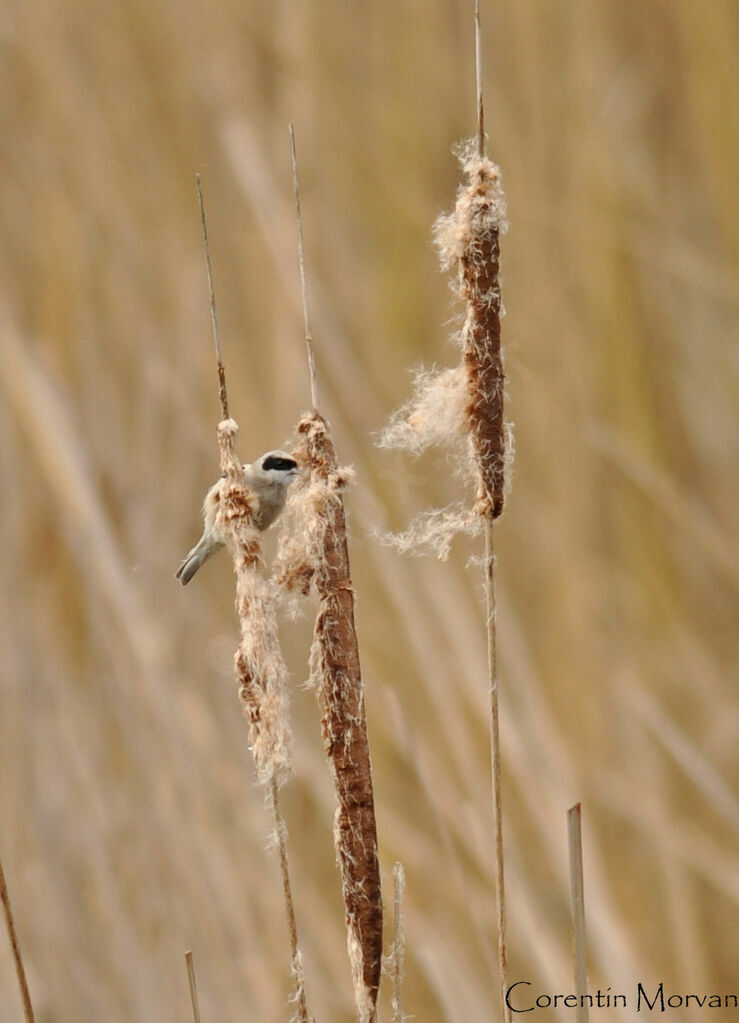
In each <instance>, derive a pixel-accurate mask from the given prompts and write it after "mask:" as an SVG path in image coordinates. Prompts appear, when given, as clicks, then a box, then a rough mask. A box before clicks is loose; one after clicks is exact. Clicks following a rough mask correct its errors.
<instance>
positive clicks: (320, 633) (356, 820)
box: [275, 126, 382, 1023]
mask: <svg viewBox="0 0 739 1023" xmlns="http://www.w3.org/2000/svg"><path fill="white" fill-rule="evenodd" d="M290 136H291V151H292V161H293V180H294V188H295V201H296V216H297V223H298V252H299V263H300V273H301V283H302V292H303V308H304V318H305V335H306V347H307V352H308V366H309V373H310V380H311V394H312V397H313V401H314V408H313V410H312V411H311V412H309V413H306V414H305V415H303V416H302V417H301V419H300V421H299V422H298V424H297V427H296V434H297V446H296V450H295V457H296V459H297V460H298V462H299V463H300V464H301V465H302V466H305V467H306V468H307V470H308V474H307V476H306V477H305V478H304V479H301V480H299V481H298V482H297V483H296V484H295V486H294V490H295V493H294V494H293V495H292V496H291V499H290V501H289V507H290V508H291V514H290V519H289V521H290V528H288V529H286V530H284V531H283V534H282V536H281V540H280V548H279V551H278V558H277V561H276V565H275V577H276V579H277V580H278V582H279V583H280V584H281V585H282V586H283V587H284V588H285V590H286V591H291V590H292V591H295V590H297V591H299V592H301V593H302V594H304V595H306V594H307V593H308V592H309V591H310V590H311V589H313V590H314V591H315V593H316V594H317V596H318V601H319V608H318V614H317V616H316V621H315V627H314V637H313V645H312V648H311V655H310V663H311V681H312V682H313V683H314V685H315V686H316V690H317V695H318V700H319V703H320V706H321V710H322V722H321V725H322V731H323V739H324V746H325V751H326V756H327V758H328V761H329V764H330V766H331V771H332V774H333V778H334V785H335V789H336V800H337V809H336V816H335V821H334V845H335V849H336V854H337V859H338V863H339V868H340V871H341V881H342V892H343V897H344V906H345V912H346V926H347V946H348V950H349V959H350V962H351V967H352V977H353V986H354V998H355V1003H356V1009H357V1018H358V1020H359V1021H360V1023H368V1021H370V1020H372V1019H374V1017H375V1013H376V1004H377V995H378V989H379V983H380V972H381V967H382V892H381V887H380V867H379V859H378V853H377V826H376V821H375V806H374V795H373V788H372V767H371V762H370V752H369V743H368V739H367V723H366V718H365V707H364V689H363V684H362V674H361V667H360V661H359V645H358V642H357V634H356V628H355V623H354V590H353V588H352V582H351V570H350V563H349V548H348V542H347V528H346V514H345V510H344V500H343V492H344V490H345V488H346V486H347V483H348V481H349V479H350V478H351V476H352V473H351V472H350V471H349V470H347V469H346V468H344V467H340V466H339V464H338V461H337V458H336V450H335V447H334V442H333V439H332V437H331V431H330V427H329V424H328V423H327V421H326V420H325V419H324V418H323V416H322V415H321V414H320V413H319V412H318V410H317V408H316V407H315V402H316V397H317V387H316V372H315V359H314V357H313V343H312V336H311V329H310V318H309V315H308V300H307V285H306V278H305V257H304V252H303V239H302V218H301V215H300V195H299V189H298V179H297V161H296V158H295V140H294V134H293V131H292V126H291V129H290Z"/></svg>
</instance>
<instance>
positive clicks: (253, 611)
mask: <svg viewBox="0 0 739 1023" xmlns="http://www.w3.org/2000/svg"><path fill="white" fill-rule="evenodd" d="M196 181H197V189H198V202H199V205H200V217H201V225H202V231H203V246H204V249H205V258H206V269H207V276H208V290H209V295H210V309H211V320H212V326H213V339H214V344H215V352H216V362H217V368H218V385H219V399H220V405H221V414H222V416H223V419H222V421H221V422H220V423H219V424H218V450H219V455H220V465H221V473H222V475H223V477H224V480H223V484H222V486H221V489H220V493H219V497H218V513H217V516H216V527H217V529H218V531H219V532H220V533H221V535H222V536H223V537H224V538H225V540H226V546H227V547H228V550H229V553H230V554H231V558H232V560H233V565H234V573H235V576H236V613H237V616H238V619H239V627H240V632H241V639H240V642H239V645H238V647H237V650H236V654H235V656H234V668H235V674H236V679H237V682H238V684H239V697H240V699H241V703H242V706H243V708H244V711H245V713H246V715H247V717H248V720H249V749H250V750H251V754H252V757H253V758H254V764H255V767H256V771H257V776H258V778H259V781H260V782H261V783H262V785H264V786H265V788H266V789H267V802H268V805H269V807H270V809H271V812H272V819H273V825H274V830H273V837H274V840H275V844H276V845H277V847H278V850H279V858H280V872H281V875H282V885H283V894H284V899H285V911H286V914H287V923H288V932H289V939H290V960H291V969H292V975H293V981H294V984H295V995H294V1001H295V1002H296V1004H297V1013H298V1019H299V1021H300V1023H308V1008H307V1001H306V995H305V974H304V971H303V960H302V954H301V952H300V948H299V945H298V932H297V922H296V917H295V908H294V903H293V897H292V887H291V883H290V872H289V866H288V856H287V828H286V826H285V822H284V819H283V817H282V812H281V810H280V803H279V788H280V786H281V785H282V784H284V782H285V780H286V778H287V775H288V773H289V770H290V752H289V743H290V724H289V698H288V673H287V667H286V666H285V662H284V660H283V657H282V651H281V649H280V642H279V637H278V633H277V618H276V601H275V591H274V587H273V586H272V585H271V584H270V583H269V581H268V580H267V579H266V578H265V577H264V574H263V571H262V569H263V564H262V552H261V539H260V534H259V530H258V529H257V528H256V526H255V524H254V513H255V496H254V494H253V493H252V492H251V491H250V490H249V488H248V486H247V484H246V480H245V474H244V467H243V465H242V463H241V461H240V460H239V459H238V458H237V457H236V454H235V450H234V442H235V439H236V436H237V434H238V425H237V423H236V422H235V420H233V419H231V418H229V415H228V395H227V390H226V373H225V368H224V365H223V355H222V352H221V344H220V336H219V332H218V318H217V314H216V303H215V292H214V288H213V272H212V266H211V261H210V248H209V245H208V231H207V225H206V219H205V208H204V204H203V196H202V191H201V187H200V177H199V176H197V177H196Z"/></svg>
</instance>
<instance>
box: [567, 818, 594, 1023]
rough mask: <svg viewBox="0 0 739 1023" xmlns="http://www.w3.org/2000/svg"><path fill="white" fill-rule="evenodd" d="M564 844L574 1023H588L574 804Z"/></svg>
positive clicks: (582, 893)
mask: <svg viewBox="0 0 739 1023" xmlns="http://www.w3.org/2000/svg"><path fill="white" fill-rule="evenodd" d="M567 840H568V842H567V844H568V847H569V853H570V899H571V902H572V941H573V946H574V953H575V994H576V995H577V998H578V1006H577V1009H576V1011H575V1019H576V1020H577V1023H588V1020H589V1018H590V1013H589V1012H588V1007H587V1005H586V999H585V998H584V995H586V994H587V992H588V967H587V945H586V936H585V888H584V882H583V869H582V807H581V805H580V803H575V805H574V806H571V807H570V809H569V810H568V811H567Z"/></svg>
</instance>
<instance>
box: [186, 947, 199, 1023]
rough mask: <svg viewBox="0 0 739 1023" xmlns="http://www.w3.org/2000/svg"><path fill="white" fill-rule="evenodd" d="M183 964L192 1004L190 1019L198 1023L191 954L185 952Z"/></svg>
mask: <svg viewBox="0 0 739 1023" xmlns="http://www.w3.org/2000/svg"><path fill="white" fill-rule="evenodd" d="M185 964H186V965H187V980H188V983H189V985H190V1003H191V1004H192V1018H193V1020H194V1023H200V1006H199V1004H198V985H197V981H196V980H195V966H194V964H193V961H192V952H190V951H188V952H185Z"/></svg>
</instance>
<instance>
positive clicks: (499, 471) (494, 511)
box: [436, 0, 510, 1020]
mask: <svg viewBox="0 0 739 1023" xmlns="http://www.w3.org/2000/svg"><path fill="white" fill-rule="evenodd" d="M481 49H482V47H481V33H480V8H479V0H478V2H476V4H475V56H476V60H475V64H476V80H477V138H476V140H475V144H473V145H470V146H468V148H467V150H466V152H465V153H463V155H462V161H463V168H464V171H465V173H466V175H467V184H466V185H465V186H463V187H461V188H460V190H459V193H458V195H457V202H456V206H455V209H454V211H453V213H451V214H449V215H448V216H445V217H441V218H440V219H439V220H438V221H437V224H436V241H437V244H438V246H439V250H440V254H441V261H442V265H443V266H444V267H445V268H447V269H455V270H456V273H457V293H458V295H459V298H460V299H461V300H462V302H463V303H464V305H465V319H464V325H463V328H462V338H461V343H462V360H463V365H464V368H465V373H466V388H467V390H466V402H465V420H466V426H467V431H468V433H469V438H470V441H471V446H472V451H473V454H474V464H475V471H476V476H477V501H476V504H475V511H476V513H477V515H478V516H479V517H480V519H482V522H483V527H484V533H485V560H484V582H485V598H486V634H487V648H488V691H489V702H490V756H491V773H492V796H493V813H494V826H495V850H494V862H495V890H496V910H497V912H496V915H497V927H498V974H499V983H500V997H501V1013H502V1016H501V1018H502V1019H504V1020H508V1019H510V1010H509V1009H508V1007H507V1006H506V1004H505V991H506V989H507V984H508V964H507V952H506V910H505V870H504V856H503V811H502V798H501V754H500V723H499V701H498V665H497V636H496V610H497V609H496V597H495V550H494V542H493V523H494V521H495V519H496V518H498V516H500V515H501V513H502V511H503V502H504V496H505V482H506V480H505V471H506V462H507V458H508V457H509V452H508V450H507V448H508V446H507V433H506V424H505V419H504V407H503V405H504V390H505V375H504V372H503V356H502V351H501V327H500V318H501V290H500V280H499V273H500V234H501V231H502V230H503V229H504V228H505V226H506V225H505V199H504V196H503V190H502V187H501V183H500V172H499V170H498V168H497V167H496V166H495V164H494V163H493V162H492V161H491V160H490V159H489V158H488V157H487V155H486V152H485V131H484V114H483V99H482V56H481Z"/></svg>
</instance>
